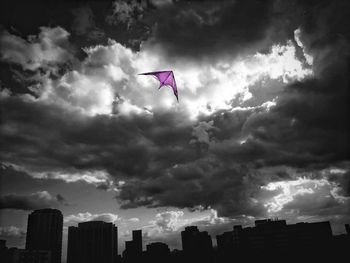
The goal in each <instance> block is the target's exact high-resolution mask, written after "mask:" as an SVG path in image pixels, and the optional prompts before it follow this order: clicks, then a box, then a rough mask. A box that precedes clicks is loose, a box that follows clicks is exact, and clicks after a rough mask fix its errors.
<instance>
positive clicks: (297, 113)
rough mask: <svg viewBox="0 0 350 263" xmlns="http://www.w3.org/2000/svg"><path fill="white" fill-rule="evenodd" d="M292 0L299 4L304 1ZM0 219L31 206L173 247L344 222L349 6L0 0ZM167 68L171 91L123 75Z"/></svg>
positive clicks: (23, 215)
mask: <svg viewBox="0 0 350 263" xmlns="http://www.w3.org/2000/svg"><path fill="white" fill-rule="evenodd" d="M306 2H307V3H306ZM1 5H2V6H1V14H0V76H1V78H0V80H1V81H0V87H1V91H0V102H1V104H0V105H1V127H0V136H1V147H0V156H1V167H0V169H1V200H0V201H1V203H0V204H1V206H0V208H1V210H0V211H1V212H0V215H1V217H0V219H1V228H0V236H1V238H5V239H7V240H8V245H9V246H19V247H22V246H23V245H24V240H25V239H24V237H25V232H26V224H27V223H26V221H27V216H28V214H29V213H30V212H31V211H32V210H33V209H40V208H44V207H54V208H58V209H60V210H61V211H62V212H63V214H64V222H65V223H64V248H63V251H64V252H63V253H64V254H65V253H66V251H65V249H66V238H67V233H66V232H67V227H68V226H70V225H77V223H79V222H82V221H88V220H105V221H108V222H114V223H115V224H116V225H118V227H119V235H120V245H119V249H120V250H119V253H121V251H122V250H123V249H124V241H125V240H129V239H130V238H131V237H130V231H131V230H132V229H142V230H143V233H144V239H145V240H146V242H150V241H165V242H167V243H168V244H169V245H170V246H171V247H172V248H180V247H181V246H180V245H181V244H180V235H179V231H181V230H182V229H183V227H184V226H186V225H189V224H195V225H198V226H199V228H200V229H201V230H207V231H209V233H210V234H212V236H213V237H214V235H215V234H217V233H221V232H223V231H226V230H229V229H231V228H232V226H233V225H234V224H243V225H244V226H247V225H251V224H253V222H254V220H256V219H262V218H267V217H269V218H276V217H278V218H283V219H286V220H287V222H288V223H294V222H299V221H306V222H313V221H321V220H330V221H331V223H332V228H333V232H334V233H342V232H344V224H345V223H349V221H350V211H349V207H350V174H349V173H350V152H349V149H350V146H349V145H350V142H349V137H350V132H349V130H350V127H349V121H348V119H349V115H350V109H349V107H350V106H349V105H350V104H349V78H348V76H349V62H350V59H349V50H350V49H349V44H350V42H349V40H350V35H349V32H350V30H349V28H350V25H349V19H348V17H349V16H350V3H349V1H346V0H344V1H327V0H324V1H323V0H322V1H298V0H292V1H282V0H271V1H259V0H252V1H246V0H245V1H241V0H232V1H231V0H227V1H184V0H182V1H180V0H177V1H176V0H148V1H146V0H142V1H136V0H131V1H121V0H117V1H90V2H86V1H68V0H66V1H59V2H58V1H57V4H56V3H55V2H54V1H39V0H36V1H30V3H29V1H23V2H22V1H2V3H1ZM156 70H173V71H174V75H175V78H176V81H177V85H178V90H179V103H178V102H177V101H176V98H175V97H174V95H173V94H172V91H171V89H170V88H162V89H161V90H158V89H157V87H158V83H157V81H156V80H155V79H153V78H151V77H149V76H139V75H138V73H141V72H147V71H156Z"/></svg>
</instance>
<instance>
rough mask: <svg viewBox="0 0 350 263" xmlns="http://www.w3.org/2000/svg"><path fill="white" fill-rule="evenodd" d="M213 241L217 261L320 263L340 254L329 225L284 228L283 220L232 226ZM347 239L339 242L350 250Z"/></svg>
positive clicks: (308, 224) (309, 224) (319, 224)
mask: <svg viewBox="0 0 350 263" xmlns="http://www.w3.org/2000/svg"><path fill="white" fill-rule="evenodd" d="M344 236H345V235H344ZM216 238H217V245H218V255H217V256H218V261H219V262H231V261H232V260H233V259H236V260H239V261H241V260H248V261H255V260H269V261H270V262H271V261H272V262H275V261H279V260H281V259H283V261H286V262H292V261H294V262H295V260H299V261H302V262H304V261H306V260H310V262H323V260H326V259H327V260H335V259H336V258H337V257H338V256H340V254H341V253H342V252H341V251H337V245H336V242H335V240H336V239H335V237H333V235H332V229H331V226H330V223H329V222H317V223H297V224H292V225H287V224H286V221H285V220H271V219H265V220H257V221H255V226H254V227H246V228H242V226H234V228H233V230H232V231H229V232H225V233H223V234H221V235H218V236H217V237H216ZM349 240H350V239H349V236H347V237H346V238H344V239H343V240H341V241H339V243H341V244H345V243H346V242H347V244H348V245H349V248H350V243H349ZM338 245H339V244H338ZM343 252H345V251H343ZM340 257H341V256H340Z"/></svg>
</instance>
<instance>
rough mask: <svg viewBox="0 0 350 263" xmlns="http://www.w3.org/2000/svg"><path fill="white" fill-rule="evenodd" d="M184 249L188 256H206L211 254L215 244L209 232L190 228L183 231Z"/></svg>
mask: <svg viewBox="0 0 350 263" xmlns="http://www.w3.org/2000/svg"><path fill="white" fill-rule="evenodd" d="M181 241H182V249H183V251H184V253H185V254H187V255H196V256H200V255H204V254H207V253H211V252H212V249H213V244H212V240H211V237H210V235H209V234H208V232H206V231H203V232H200V231H199V230H198V228H197V227H196V226H188V227H186V228H185V230H184V231H181Z"/></svg>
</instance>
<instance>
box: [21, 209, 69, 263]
mask: <svg viewBox="0 0 350 263" xmlns="http://www.w3.org/2000/svg"><path fill="white" fill-rule="evenodd" d="M62 230H63V215H62V213H61V211H59V210H57V209H51V208H47V209H40V210H35V211H34V212H32V213H31V214H30V215H29V216H28V226H27V238H26V250H46V251H50V252H51V262H52V263H61V253H62Z"/></svg>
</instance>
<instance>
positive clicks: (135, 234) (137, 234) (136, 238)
mask: <svg viewBox="0 0 350 263" xmlns="http://www.w3.org/2000/svg"><path fill="white" fill-rule="evenodd" d="M132 240H133V242H134V245H135V249H136V253H142V230H133V231H132Z"/></svg>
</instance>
